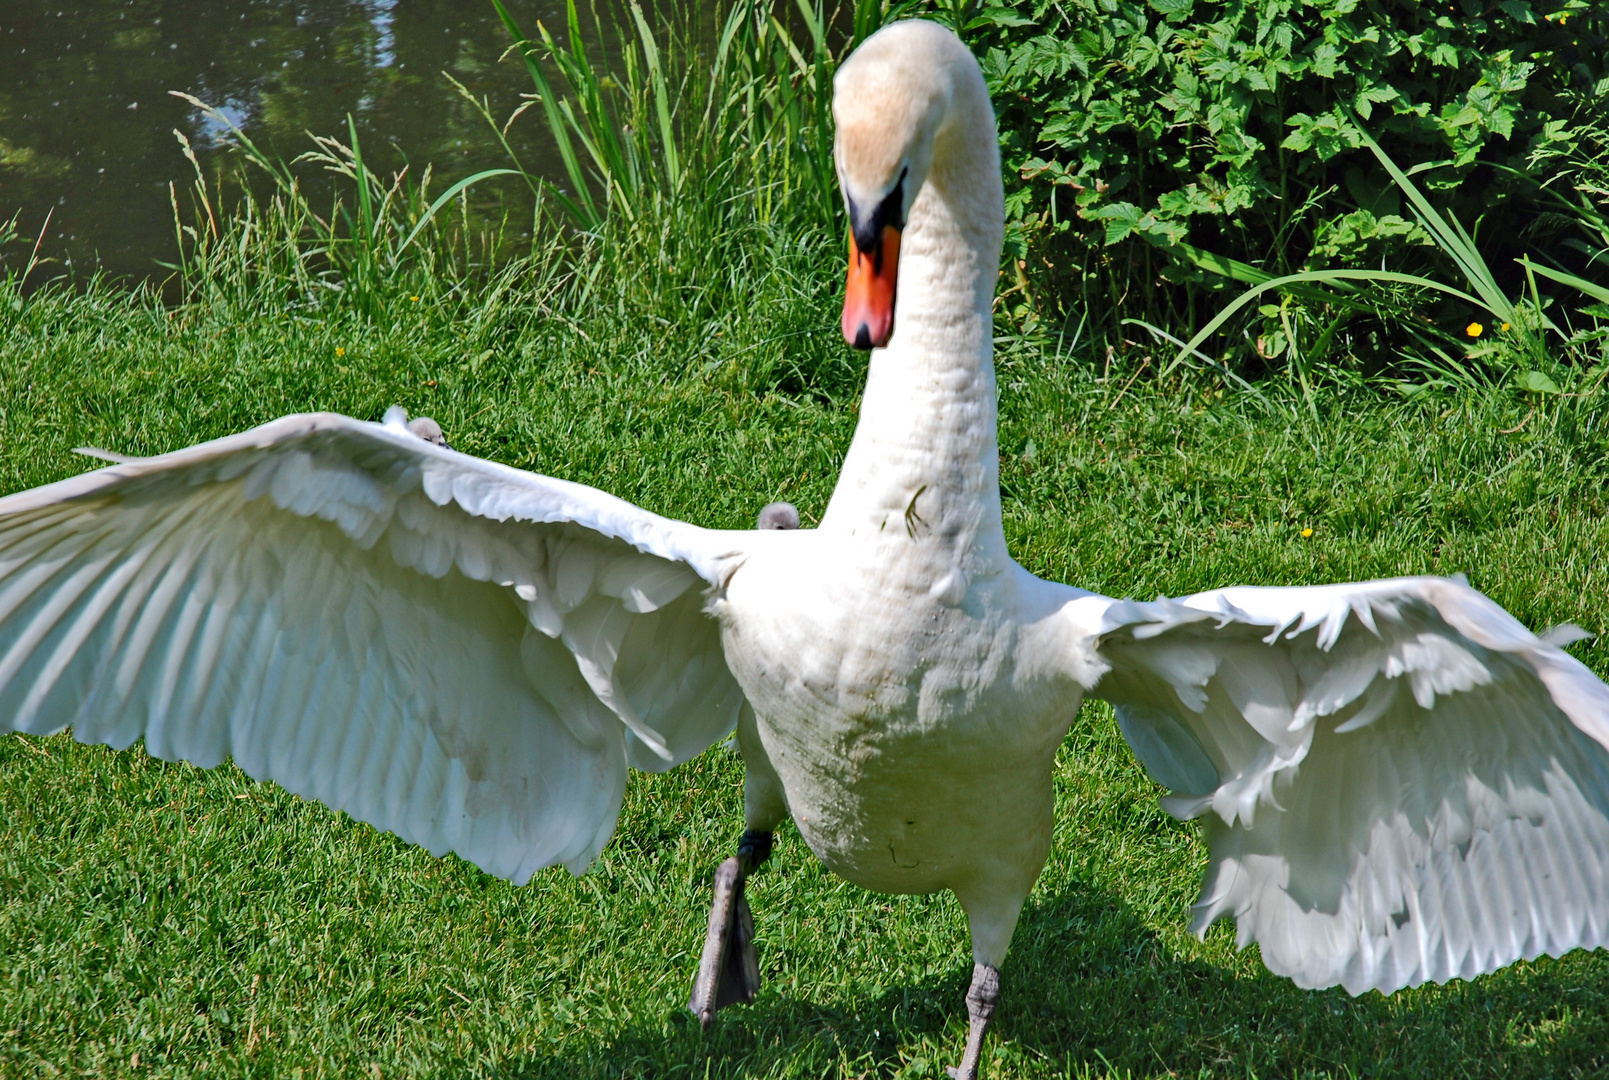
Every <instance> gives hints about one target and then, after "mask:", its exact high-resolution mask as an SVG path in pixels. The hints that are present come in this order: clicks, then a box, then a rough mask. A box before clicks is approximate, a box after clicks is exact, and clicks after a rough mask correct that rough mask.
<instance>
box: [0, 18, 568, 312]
mask: <svg viewBox="0 0 1609 1080" xmlns="http://www.w3.org/2000/svg"><path fill="white" fill-rule="evenodd" d="M509 6H510V9H511V10H512V11H513V12H514V14H515V16H516V18H518V19H519V20H520V23H521V25H522V27H523V28H524V29H525V30H526V31H527V32H528V33H532V34H534V33H535V29H536V26H535V24H536V22H537V20H538V19H541V20H542V21H543V22H544V23H546V24H547V25H548V26H549V27H550V28H553V29H559V28H560V27H562V26H563V16H562V13H561V10H560V8H559V6H558V5H557V4H556V3H555V2H554V0H542V2H540V3H533V2H530V0H510V3H509ZM509 42H510V39H509V36H508V33H507V32H506V31H505V30H504V28H503V26H502V23H501V22H500V21H499V20H498V18H497V14H496V12H495V11H494V10H493V8H492V5H491V2H490V0H212V2H208V0H77V2H72V3H61V2H57V3H48V2H36V0H0V221H4V220H5V219H7V218H9V217H10V216H11V215H12V214H13V213H15V212H18V211H20V212H21V213H20V217H19V219H18V227H19V230H20V231H21V233H22V234H23V235H24V236H25V237H27V238H28V240H29V244H28V245H26V246H24V245H13V246H12V248H11V249H10V250H6V251H0V265H3V266H6V267H17V266H20V265H22V264H23V263H25V262H26V260H27V257H28V249H29V247H31V246H32V241H33V239H34V237H36V236H37V235H38V233H39V230H40V229H41V227H42V226H43V225H44V223H45V218H46V213H47V211H48V212H49V213H50V222H49V228H48V230H47V231H46V233H45V239H44V243H43V246H42V249H41V254H43V255H46V256H49V257H51V258H52V259H54V260H56V261H55V262H53V263H50V264H48V265H46V266H44V267H41V268H36V269H35V270H34V275H35V276H34V277H32V278H30V284H35V283H37V281H38V280H39V279H41V278H44V277H49V276H59V275H60V274H62V273H63V271H64V269H70V270H71V271H72V273H73V276H75V277H77V278H79V279H83V278H86V277H88V276H89V273H90V272H91V271H92V270H94V269H95V268H96V267H99V268H101V269H104V270H105V271H106V272H108V273H110V274H114V275H118V276H123V277H130V278H141V277H161V276H164V275H165V274H166V273H167V271H164V270H162V269H161V268H160V267H159V266H158V265H157V263H158V260H161V261H166V262H172V261H173V260H174V259H175V257H176V254H177V246H176V243H175V240H174V226H173V209H172V205H171V202H170V198H169V194H168V185H169V183H172V184H174V185H175V186H176V187H177V189H178V191H179V198H180V206H181V208H183V209H184V210H185V211H186V213H188V208H189V205H190V201H189V197H188V193H187V192H186V188H187V187H189V186H190V185H192V184H193V182H194V179H195V172H194V170H193V168H192V166H191V165H190V163H189V162H188V161H186V160H185V158H184V155H183V153H182V152H181V149H180V146H179V143H178V141H177V139H176V138H175V137H174V134H173V132H174V130H175V129H177V130H179V131H181V132H183V133H184V134H185V135H186V136H187V137H188V138H189V139H190V140H191V142H192V143H193V144H194V145H195V147H196V150H197V152H198V155H199V157H200V160H201V162H202V166H203V168H204V169H206V170H207V171H208V172H209V174H210V173H211V172H212V171H213V170H215V169H217V168H218V167H219V166H220V165H222V164H223V163H222V161H221V160H220V151H221V148H222V145H223V136H224V135H225V132H226V129H225V128H224V126H223V125H221V124H220V123H219V122H218V121H217V120H215V119H213V118H210V117H208V116H207V115H206V114H204V113H202V112H201V111H200V110H198V109H196V108H195V107H193V106H192V105H190V104H188V103H187V102H185V101H183V100H181V99H179V98H176V97H172V96H170V95H169V93H168V91H170V90H181V91H184V92H186V93H189V94H192V95H194V96H195V97H197V98H200V99H201V100H203V101H205V102H207V103H209V104H211V105H213V106H215V107H217V108H219V109H220V110H221V111H222V112H223V113H224V114H225V115H227V116H228V117H229V118H230V119H232V120H233V121H234V122H235V123H237V124H239V125H240V126H241V127H242V128H243V129H244V130H245V131H246V133H247V134H248V135H249V136H250V137H251V138H252V140H253V141H254V142H256V143H257V145H258V146H259V147H261V148H263V149H264V150H265V151H268V152H269V153H270V154H272V155H277V156H279V157H282V158H283V159H285V160H287V161H289V160H290V159H292V158H294V157H295V156H296V155H298V154H301V153H302V152H304V151H306V150H308V149H310V148H311V147H312V143H311V140H310V139H309V138H308V135H307V133H308V132H312V133H314V134H317V135H332V136H338V137H339V138H340V139H341V141H342V142H346V141H347V138H346V117H347V114H348V113H350V114H351V115H352V116H353V118H354V120H355V121H356V124H357V129H358V135H359V139H360V141H361V142H362V147H363V153H364V157H365V161H366V163H368V164H370V165H371V166H372V167H374V168H375V169H376V171H379V172H382V174H385V175H389V173H390V172H391V171H392V170H393V169H396V168H400V167H402V165H403V164H404V163H412V171H411V173H410V175H412V176H413V177H415V178H417V177H418V176H419V175H420V174H421V173H422V172H423V169H424V166H425V165H426V164H427V163H428V164H432V165H433V166H434V174H435V179H434V181H433V182H432V185H431V189H432V190H433V191H436V192H440V191H442V190H445V188H446V187H447V186H448V185H449V184H450V183H452V181H454V180H456V179H458V178H460V177H463V176H465V175H467V174H469V173H471V172H474V171H476V170H478V169H483V168H489V167H494V166H500V165H506V164H508V159H507V156H506V154H505V153H504V152H503V150H502V149H501V148H500V147H498V146H497V145H496V142H495V140H494V139H493V138H492V135H491V132H490V131H489V129H488V128H487V126H486V124H485V122H484V120H482V119H481V117H480V116H479V115H478V114H477V113H476V112H475V111H474V110H473V109H472V108H471V107H470V105H469V104H468V103H467V102H466V101H464V100H463V98H462V97H461V96H459V93H458V91H457V90H455V89H454V87H453V86H452V84H451V83H450V82H449V81H448V80H447V79H446V78H445V77H444V76H443V74H442V73H443V72H447V73H449V74H451V75H452V77H453V78H455V79H457V80H458V81H459V82H461V83H462V84H463V85H464V86H465V87H466V88H467V89H469V90H470V91H471V92H473V93H474V94H475V95H476V97H482V96H484V97H486V98H488V99H489V101H490V105H491V110H492V113H493V115H494V116H497V117H498V118H499V119H502V118H505V117H507V115H508V114H509V113H510V112H511V111H513V110H514V109H515V108H516V107H518V105H519V104H520V97H519V95H520V94H521V93H528V92H529V91H530V89H531V84H530V80H529V77H528V76H527V75H526V73H525V70H524V67H523V66H522V64H521V63H520V61H519V59H518V57H516V56H512V55H511V56H509V57H508V58H506V59H504V60H502V62H499V57H501V56H502V55H503V53H504V52H505V50H507V48H508V46H509ZM510 141H511V142H512V143H513V144H514V146H515V148H516V150H517V151H518V152H519V153H520V155H521V157H522V160H523V162H524V164H525V166H526V167H527V168H528V169H530V170H531V171H532V172H539V173H544V174H546V175H550V176H553V177H555V178H557V177H558V176H559V175H560V171H559V168H558V166H557V163H556V161H554V160H552V159H551V156H550V151H549V140H548V139H547V136H546V132H545V130H544V128H543V121H542V119H541V114H540V110H536V109H532V110H528V111H527V112H526V113H525V114H524V115H523V116H521V117H520V119H519V120H518V121H516V122H515V124H514V125H513V128H512V129H511V131H510ZM302 175H303V177H304V178H305V179H306V180H307V181H308V182H309V183H310V184H311V185H315V188H314V189H315V190H316V185H317V184H318V183H319V182H320V181H319V180H318V178H317V174H316V170H314V169H310V168H305V167H304V168H303V169H302ZM496 182H497V181H493V182H492V183H496ZM326 190H327V189H326ZM524 190H525V189H524V187H523V185H517V186H513V185H505V187H504V188H503V189H502V191H503V192H506V193H507V195H508V197H509V199H510V201H509V203H508V206H509V209H510V212H511V215H512V218H511V220H512V221H513V223H514V224H515V228H516V230H518V229H519V228H521V227H523V226H525V225H528V218H525V220H523V221H522V220H520V219H521V217H522V216H524V215H523V214H522V210H523V209H524V207H527V206H528V205H529V204H528V197H527V198H526V199H525V200H522V199H521V194H522V193H523V192H524ZM498 197H499V195H498V192H497V191H496V190H494V189H491V188H486V189H485V190H482V191H480V193H479V196H478V198H479V200H480V204H481V205H482V206H485V205H486V202H487V200H491V202H492V208H493V209H494V210H495V206H496V200H497V199H498ZM323 205H325V204H324V202H323V201H322V200H316V201H315V206H318V207H322V206H323ZM525 213H528V211H525Z"/></svg>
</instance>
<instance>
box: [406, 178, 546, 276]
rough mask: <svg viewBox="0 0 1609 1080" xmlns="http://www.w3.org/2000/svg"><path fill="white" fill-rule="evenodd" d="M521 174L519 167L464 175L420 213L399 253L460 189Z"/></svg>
mask: <svg viewBox="0 0 1609 1080" xmlns="http://www.w3.org/2000/svg"><path fill="white" fill-rule="evenodd" d="M521 175H523V174H522V173H521V172H520V171H519V170H518V169H483V170H481V171H480V172H478V173H476V174H475V175H473V176H466V177H464V178H463V179H462V180H460V181H458V183H456V184H454V185H453V186H452V187H450V188H448V189H447V190H446V191H444V192H442V193H441V194H440V195H438V196H437V197H436V201H435V202H433V203H431V204H430V208H429V209H427V210H426V211H425V212H424V213H423V214H422V215H420V218H419V220H418V222H417V223H416V224H415V225H414V227H413V231H412V232H410V233H408V237H407V239H405V240H403V242H402V243H401V244H400V245H398V247H397V254H398V255H401V254H402V252H403V251H404V250H405V249H406V248H407V247H408V245H409V244H411V243H413V241H414V238H415V237H416V236H418V235H419V234H420V233H421V232H423V231H424V229H425V226H427V225H429V224H430V222H431V220H432V219H433V218H435V216H436V212H437V211H438V210H440V209H441V208H442V207H443V206H446V205H447V204H448V203H449V202H451V201H452V198H453V196H455V195H457V194H458V193H459V192H460V191H463V190H465V189H467V188H470V187H473V186H474V185H476V184H478V183H480V182H481V181H482V180H486V179H490V178H491V177H493V176H521Z"/></svg>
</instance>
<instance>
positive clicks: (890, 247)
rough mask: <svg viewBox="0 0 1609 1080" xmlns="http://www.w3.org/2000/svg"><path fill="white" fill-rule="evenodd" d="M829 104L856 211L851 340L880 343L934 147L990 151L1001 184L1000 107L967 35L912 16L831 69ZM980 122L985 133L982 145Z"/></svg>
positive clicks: (847, 194) (849, 296) (864, 345)
mask: <svg viewBox="0 0 1609 1080" xmlns="http://www.w3.org/2000/svg"><path fill="white" fill-rule="evenodd" d="M832 112H833V119H834V121H835V122H836V124H837V136H836V138H835V140H834V143H833V160H834V162H835V163H836V165H837V168H838V184H839V187H840V188H841V189H842V191H843V196H844V206H845V208H846V209H847V210H848V212H849V283H848V289H847V291H846V294H845V297H844V313H843V319H842V329H843V333H844V340H845V341H847V342H848V343H849V344H851V345H853V346H854V347H855V348H857V349H872V348H880V347H881V346H883V345H886V344H887V343H888V338H889V336H890V335H891V334H892V333H893V329H894V300H895V291H896V290H895V284H896V276H897V272H898V268H899V249H900V237H901V233H902V232H903V230H904V229H905V226H906V223H907V221H908V220H909V218H910V213H911V208H912V206H913V204H914V203H915V202H916V199H917V196H918V194H919V193H920V192H921V189H922V186H923V184H925V183H927V182H928V179H929V174H930V172H931V171H932V169H933V164H934V157H935V153H936V152H937V153H938V154H939V156H941V157H943V156H947V155H953V156H957V157H968V156H970V157H973V158H979V157H982V158H987V159H988V161H987V162H983V163H982V164H985V165H986V167H987V169H986V171H992V172H993V174H994V183H995V184H998V175H999V164H998V162H999V156H998V150H997V148H996V147H995V146H994V145H993V136H994V123H993V121H994V116H993V111H992V109H991V108H990V105H989V93H988V89H987V87H986V86H985V84H984V81H983V73H982V72H981V71H980V70H979V69H978V63H977V61H976V60H975V59H974V58H973V56H972V53H971V52H969V51H968V50H967V47H966V46H965V45H963V44H962V43H961V40H960V39H959V38H957V37H956V36H955V34H954V33H952V32H951V31H949V30H947V29H945V28H944V27H942V26H940V25H939V24H937V23H934V22H927V21H925V20H919V19H912V20H909V21H906V22H896V23H890V24H889V25H888V26H885V27H883V29H881V30H879V31H878V32H877V33H875V34H873V35H872V36H871V37H869V38H867V39H866V40H865V41H864V42H863V43H862V44H861V46H860V48H858V49H856V50H855V52H854V54H853V55H852V56H850V58H849V59H848V60H846V61H845V62H844V65H843V66H842V67H841V68H839V69H838V73H837V74H836V75H835V76H834V77H833V97H832ZM980 123H981V124H982V130H983V131H984V132H986V133H987V134H986V141H985V144H984V145H983V146H982V147H981V148H980V147H979V146H977V145H976V141H977V140H978V138H979V130H978V127H979V124H980ZM958 129H959V130H958ZM957 136H959V137H957ZM969 138H970V140H971V141H970V142H969ZM994 212H995V213H996V214H998V212H999V210H998V207H997V208H995V211H994Z"/></svg>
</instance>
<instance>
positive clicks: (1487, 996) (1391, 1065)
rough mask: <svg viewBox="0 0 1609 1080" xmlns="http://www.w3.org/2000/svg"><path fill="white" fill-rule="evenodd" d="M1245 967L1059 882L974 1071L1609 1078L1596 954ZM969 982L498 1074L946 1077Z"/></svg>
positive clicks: (677, 1026) (1033, 926) (1011, 967)
mask: <svg viewBox="0 0 1609 1080" xmlns="http://www.w3.org/2000/svg"><path fill="white" fill-rule="evenodd" d="M763 917H764V916H763V915H762V918H763ZM1213 933H1214V935H1218V934H1230V933H1232V931H1231V930H1230V929H1229V928H1228V927H1225V926H1219V927H1218V928H1216V929H1215V930H1214V932H1213ZM1230 940H1232V939H1230ZM761 966H762V969H763V968H765V967H766V964H765V957H764V956H762V958H761ZM1240 967H1241V970H1240V971H1235V970H1230V969H1227V968H1224V967H1220V966H1217V965H1215V964H1212V963H1210V962H1207V961H1205V960H1200V959H1195V958H1188V957H1181V956H1179V955H1177V954H1175V953H1174V951H1173V950H1171V949H1170V948H1168V947H1167V946H1166V945H1165V944H1164V943H1163V942H1162V941H1161V940H1160V939H1159V938H1158V936H1157V935H1156V934H1155V933H1154V932H1153V931H1152V930H1151V929H1149V928H1148V927H1147V926H1146V925H1145V924H1144V922H1143V921H1142V920H1141V919H1140V918H1139V917H1138V915H1137V914H1136V913H1135V912H1134V911H1133V910H1132V909H1131V908H1130V907H1129V906H1128V905H1126V904H1125V903H1123V902H1122V901H1121V900H1119V899H1117V898H1116V897H1114V896H1112V895H1109V894H1107V893H1105V892H1103V891H1101V890H1099V889H1096V888H1092V887H1088V886H1084V885H1078V884H1071V885H1068V886H1067V887H1066V888H1064V889H1063V890H1062V891H1061V892H1060V893H1058V894H1056V895H1054V896H1052V897H1049V898H1048V899H1046V900H1044V901H1043V902H1041V903H1039V904H1038V905H1034V906H1030V907H1029V908H1026V909H1025V910H1024V912H1023V918H1022V922H1021V924H1020V925H1019V928H1018V931H1017V938H1016V943H1015V944H1014V946H1013V949H1012V954H1011V959H1010V962H1009V963H1008V965H1007V968H1006V970H1005V973H1004V986H1003V996H1002V1004H1001V1010H1000V1012H999V1014H998V1015H997V1018H996V1020H995V1027H994V1037H993V1040H992V1042H991V1044H990V1047H991V1049H994V1048H1001V1049H999V1050H998V1051H997V1053H996V1055H995V1057H994V1060H992V1061H989V1063H988V1064H987V1066H986V1069H985V1073H986V1075H988V1076H990V1077H994V1078H1004V1077H1010V1076H1017V1075H1031V1076H1041V1075H1063V1074H1066V1073H1072V1074H1074V1075H1082V1074H1083V1073H1084V1071H1085V1070H1088V1072H1090V1073H1092V1074H1094V1075H1097V1076H1098V1075H1104V1074H1106V1073H1107V1072H1109V1071H1110V1072H1114V1073H1116V1074H1117V1075H1124V1074H1127V1073H1132V1074H1134V1075H1139V1076H1146V1075H1160V1076H1230V1075H1232V1076H1237V1077H1244V1076H1332V1075H1333V1076H1348V1077H1383V1076H1415V1077H1420V1076H1426V1077H1439V1076H1504V1077H1514V1076H1538V1077H1544V1076H1545V1077H1570V1076H1583V1077H1585V1076H1597V1075H1603V1074H1604V1072H1605V1070H1609V966H1606V965H1605V964H1604V963H1603V962H1602V958H1601V957H1597V958H1595V957H1591V956H1588V955H1587V954H1583V953H1580V952H1577V953H1575V954H1573V955H1572V956H1570V957H1567V958H1565V959H1564V960H1562V961H1559V960H1542V961H1539V962H1537V963H1534V964H1520V965H1516V966H1515V967H1513V968H1510V969H1509V970H1507V971H1505V972H1502V973H1499V974H1497V975H1495V976H1487V977H1484V978H1482V979H1479V980H1477V981H1476V982H1475V983H1473V984H1468V983H1454V984H1450V985H1448V986H1444V987H1427V988H1421V989H1418V990H1411V991H1405V992H1402V993H1399V994H1397V995H1395V996H1393V997H1390V998H1385V997H1382V996H1380V995H1379V994H1368V995H1365V996H1363V997H1359V998H1353V997H1350V996H1348V995H1347V994H1346V993H1344V992H1343V991H1341V990H1338V989H1337V990H1327V991H1305V990H1300V989H1298V988H1297V987H1296V986H1295V985H1293V984H1292V983H1291V982H1290V981H1289V980H1286V979H1283V978H1278V977H1276V976H1273V975H1270V974H1268V973H1267V972H1266V971H1264V970H1263V969H1262V968H1261V966H1260V965H1258V964H1257V963H1256V962H1255V960H1254V959H1252V960H1251V962H1250V963H1247V964H1243V965H1240ZM970 969H971V965H970V964H967V965H965V967H964V968H963V967H962V966H961V965H957V966H956V969H955V970H953V971H947V972H945V973H943V974H941V975H937V976H935V977H933V978H930V979H927V980H922V981H919V982H916V983H914V984H911V985H907V986H900V987H896V988H894V989H891V990H887V991H884V992H881V993H878V994H875V995H868V996H865V997H863V998H858V999H857V998H854V997H850V998H849V999H847V1000H844V1001H842V1002H841V1003H839V1004H835V1005H824V1004H819V1003H816V1002H812V1001H808V1000H800V999H791V1000H790V999H787V998H783V997H781V996H779V995H778V994H777V992H776V991H775V989H767V990H763V991H762V992H761V996H760V998H759V1000H758V1001H757V1002H756V1003H755V1004H754V1005H752V1006H750V1007H748V1008H736V1009H731V1010H728V1011H726V1012H724V1013H723V1014H722V1015H721V1016H720V1017H719V1018H718V1019H717V1021H716V1024H715V1026H714V1028H713V1029H712V1030H711V1031H710V1032H708V1033H701V1032H700V1031H699V1030H698V1027H697V1025H696V1023H694V1021H693V1019H692V1017H691V1016H689V1015H688V1014H687V1013H686V1011H685V1010H680V1009H678V1010H675V1011H673V1012H671V1013H669V1014H668V1015H667V1016H666V1017H665V1019H664V1020H663V1021H662V1022H661V1023H660V1024H658V1025H636V1026H632V1027H628V1028H626V1029H624V1030H622V1031H620V1032H618V1033H617V1034H616V1035H615V1036H614V1037H613V1038H610V1039H607V1040H605V1041H602V1042H597V1043H593V1044H591V1045H584V1046H579V1045H578V1046H573V1047H572V1048H567V1049H566V1050H565V1051H563V1052H561V1053H560V1054H557V1055H554V1056H551V1057H539V1058H533V1059H527V1060H525V1061H523V1062H518V1063H510V1065H511V1066H512V1067H511V1068H509V1069H508V1070H507V1071H508V1073H510V1074H512V1075H515V1076H522V1077H533V1078H534V1077H543V1078H546V1077H560V1076H563V1077H593V1076H596V1077H604V1076H608V1077H620V1076H641V1077H661V1076H692V1077H706V1076H708V1077H748V1076H800V1077H818V1076H825V1075H849V1076H863V1075H864V1076H901V1077H906V1076H909V1077H925V1076H942V1075H943V1071H942V1065H943V1064H945V1063H952V1062H953V1060H954V1058H956V1057H958V1056H959V1052H960V1048H961V1040H962V1038H963V1035H964V1028H963V1021H964V1017H965V1006H964V1004H963V995H964V994H965V992H966V988H967V980H968V979H969V977H970V974H971V970H970ZM689 978H691V973H689Z"/></svg>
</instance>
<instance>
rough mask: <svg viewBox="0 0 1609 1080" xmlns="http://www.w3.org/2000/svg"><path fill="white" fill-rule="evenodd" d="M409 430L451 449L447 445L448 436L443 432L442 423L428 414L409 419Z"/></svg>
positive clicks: (429, 441) (430, 441)
mask: <svg viewBox="0 0 1609 1080" xmlns="http://www.w3.org/2000/svg"><path fill="white" fill-rule="evenodd" d="M408 430H409V431H411V432H413V433H414V434H415V435H417V436H419V437H420V438H421V439H423V440H425V442H427V443H434V444H436V445H437V446H440V447H442V448H444V449H447V450H451V449H452V447H450V446H448V445H447V436H446V435H444V434H442V431H441V425H440V424H438V423H436V422H435V421H434V420H432V419H431V418H430V417H428V416H416V417H414V418H413V419H412V420H409V421H408Z"/></svg>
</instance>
